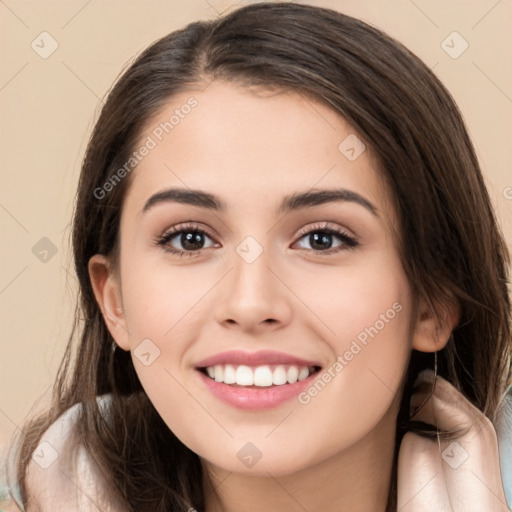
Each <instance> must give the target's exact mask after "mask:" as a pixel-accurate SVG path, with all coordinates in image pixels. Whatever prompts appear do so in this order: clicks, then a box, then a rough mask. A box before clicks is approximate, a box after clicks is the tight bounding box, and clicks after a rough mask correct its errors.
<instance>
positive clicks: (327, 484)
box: [203, 416, 396, 512]
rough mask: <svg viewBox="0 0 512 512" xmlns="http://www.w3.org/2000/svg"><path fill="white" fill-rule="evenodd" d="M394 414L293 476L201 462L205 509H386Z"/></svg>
mask: <svg viewBox="0 0 512 512" xmlns="http://www.w3.org/2000/svg"><path fill="white" fill-rule="evenodd" d="M395 418H396V416H395V417H394V418H387V419H386V418H385V419H383V420H382V421H381V423H379V425H377V426H376V427H375V428H374V429H373V430H372V431H371V432H370V433H368V434H367V435H366V436H365V437H364V438H362V439H360V440H359V441H358V442H357V443H356V444H354V445H352V446H351V447H350V448H348V449H347V450H344V451H342V452H339V453H336V454H335V455H333V456H332V457H330V458H329V459H327V460H324V461H322V462H321V463H319V464H317V465H315V466H313V467H308V468H306V469H303V470H300V471H297V472H294V473H292V474H288V475H284V476H278V477H274V476H272V475H271V474H270V473H269V474H268V476H250V475H244V474H239V473H231V472H229V471H226V470H223V469H221V468H219V467H217V466H213V465H211V464H210V463H206V462H205V461H203V462H204V464H205V469H206V471H208V474H209V476H210V480H211V483H212V484H213V486H214V488H215V492H212V491H211V490H209V489H208V487H207V486H205V504H206V506H205V511H206V512H239V511H240V510H243V511H244V512H260V511H261V510H265V511H266V512H281V511H282V510H287V511H290V512H304V510H307V511H308V512H320V511H321V512H345V511H346V512H348V511H350V512H368V511H369V510H371V511H372V512H386V504H387V500H388V494H389V489H390V484H391V479H392V475H393V454H394V447H395V429H396V421H395Z"/></svg>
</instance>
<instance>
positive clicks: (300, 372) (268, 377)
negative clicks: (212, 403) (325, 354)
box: [206, 364, 314, 387]
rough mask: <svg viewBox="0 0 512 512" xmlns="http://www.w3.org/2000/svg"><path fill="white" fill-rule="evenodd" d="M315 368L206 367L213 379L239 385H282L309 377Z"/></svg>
mask: <svg viewBox="0 0 512 512" xmlns="http://www.w3.org/2000/svg"><path fill="white" fill-rule="evenodd" d="M313 371H314V369H313V368H308V367H307V366H294V365H290V366H284V365H277V366H268V365H263V366H257V367H251V366H246V365H240V366H236V365H232V364H226V365H215V366H209V367H207V368H206V373H207V374H208V376H209V377H210V378H211V379H214V380H215V381H216V382H223V383H224V384H236V385H238V386H259V387H269V386H272V385H274V386H282V385H283V384H286V383H288V384H294V383H295V382H297V381H301V380H304V379H307V378H308V377H309V375H311V373H313Z"/></svg>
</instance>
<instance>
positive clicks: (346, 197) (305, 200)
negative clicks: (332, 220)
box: [141, 188, 378, 217]
mask: <svg viewBox="0 0 512 512" xmlns="http://www.w3.org/2000/svg"><path fill="white" fill-rule="evenodd" d="M168 202H174V203H181V204H188V205H192V206H198V207H200V208H205V209H207V210H213V211H217V212H224V211H226V210H227V205H226V203H225V202H223V201H222V200H221V199H220V198H218V197H216V196H214V195H213V194H210V193H208V192H204V191H202V190H192V189H183V188H170V189H166V190H162V191H161V192H157V193H156V194H153V195H152V196H151V197H150V198H149V199H148V200H147V201H146V203H145V204H144V207H143V208H142V211H141V214H144V213H146V212H147V211H149V210H150V209H151V208H153V207H155V206H156V205H158V204H162V203H168ZM333 202H350V203H355V204H358V205H360V206H363V207H364V208H366V209H367V210H368V211H369V212H370V213H372V214H373V215H375V216H376V217H378V213H377V208H376V207H375V206H374V205H373V204H372V203H371V202H370V201H368V199H366V198H365V197H363V196H362V195H360V194H358V193H357V192H353V191H352V190H347V189H344V188H339V189H326V190H309V191H307V192H300V193H299V192H297V193H294V194H291V195H289V196H286V197H285V198H284V199H283V201H282V203H281V205H280V206H279V208H278V210H277V213H278V214H285V213H289V212H292V211H296V210H302V209H305V208H311V207H313V206H319V205H322V204H326V203H333Z"/></svg>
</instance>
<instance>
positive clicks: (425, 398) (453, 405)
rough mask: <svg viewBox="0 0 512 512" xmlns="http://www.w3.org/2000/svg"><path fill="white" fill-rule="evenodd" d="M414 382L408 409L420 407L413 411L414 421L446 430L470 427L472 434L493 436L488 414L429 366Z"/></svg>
mask: <svg viewBox="0 0 512 512" xmlns="http://www.w3.org/2000/svg"><path fill="white" fill-rule="evenodd" d="M434 379H435V384H434ZM417 384H418V391H417V392H416V393H415V394H413V396H412V397H411V411H414V409H416V408H418V407H420V406H422V407H421V408H420V410H419V411H417V412H416V414H414V417H413V419H414V420H415V421H422V422H424V423H428V424H430V425H433V426H434V427H437V428H438V429H439V430H441V431H445V432H458V433H460V434H464V433H467V432H469V431H472V433H473V435H475V434H479V433H480V432H481V431H487V435H489V436H490V437H491V438H492V437H494V436H495V431H494V427H493V425H492V422H491V421H490V420H489V418H487V417H486V416H485V415H484V414H483V413H482V412H481V411H480V410H479V409H478V408H476V407H475V406H474V405H473V404H472V403H471V402H470V401H469V400H468V399H467V398H465V397H464V396H463V395H462V393H460V392H459V391H458V390H457V389H456V388H455V387H454V386H453V385H452V384H450V383H449V382H448V381H447V380H445V379H444V378H443V377H440V376H437V377H435V375H434V373H433V372H432V371H431V370H429V371H425V372H421V373H420V375H419V376H418V380H417Z"/></svg>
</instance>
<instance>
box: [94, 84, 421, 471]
mask: <svg viewBox="0 0 512 512" xmlns="http://www.w3.org/2000/svg"><path fill="white" fill-rule="evenodd" d="M191 98H193V99H191ZM185 105H189V106H190V108H188V107H185ZM173 115H174V119H172V120H171V121H170V123H171V124H170V123H169V120H170V118H171V116H173ZM166 122H167V123H168V124H167V125H166V124H165V123H166ZM165 128H166V129H167V130H166V129H165ZM361 144H362V142H361V137H360V136H358V134H357V132H356V131H355V130H354V129H353V128H352V127H351V126H350V125H349V124H347V122H346V121H345V120H344V119H343V118H342V117H340V116H339V115H338V114H337V113H336V112H334V111H333V110H331V109H329V108H328V107H326V106H324V105H323V104H320V103H318V102H315V101H312V100H310V99H305V98H303V97H301V96H300V95H297V94H294V93H287V92H280V93H269V92H267V93H263V92H259V93H256V91H251V90H248V89H246V88H240V87H237V86H235V85H230V84H227V83H223V82H213V83H211V84H210V85H209V86H208V87H207V88H206V89H205V90H203V91H200V90H194V91H190V92H187V93H183V94H180V95H178V96H175V97H174V98H173V99H172V101H170V102H169V103H168V105H166V106H165V108H162V109H161V110H160V112H159V113H158V115H156V116H155V117H154V118H153V119H152V120H151V121H150V122H149V123H148V124H147V127H146V129H145V131H144V133H143V134H142V136H141V139H140V144H139V146H138V147H137V148H139V147H140V146H142V145H146V147H149V150H148V151H147V152H146V151H144V150H142V151H139V154H142V153H147V154H145V156H143V157H142V158H141V159H140V162H139V163H138V165H137V167H136V169H135V170H134V171H133V175H132V176H131V178H132V180H133V181H132V183H131V184H130V188H129V191H128V193H127V195H126V198H125V201H124V205H123V211H122V217H121V227H120V230H121V231H120V267H119V273H118V274H117V275H114V276H110V277H109V278H108V280H107V282H106V286H105V288H104V289H103V292H104V293H103V296H104V300H105V308H106V309H108V310H109V313H108V315H107V316H109V318H110V323H109V328H110V329H111V332H112V333H113V335H114V338H115V339H116V341H117V343H118V344H119V345H120V346H121V348H123V349H125V350H130V351H131V352H132V357H133V363H134V366H135V369H136V371H137V373H138V376H139V378H140V381H141V383H142V385H143V387H144V389H145V391H146V392H147V394H148V396H149V398H150V400H151V401H152V403H153V404H154V406H155V407H156V409H157V410H158V412H159V414H160V415H161V416H162V418H163V419H164V421H165V422H166V423H167V425H168V426H169V428H170V429H171V430H172V431H173V432H174V433H175V434H176V435H177V436H178V437H179V438H180V439H181V440H182V442H183V443H184V444H186V445H187V446H188V447H189V448H191V449H192V450H193V451H194V452H196V453H197V454H198V455H200V456H201V457H202V458H203V459H204V460H205V461H206V462H207V463H210V464H211V465H212V466H216V467H221V468H224V469H226V470H229V471H234V472H239V473H250V474H258V475H264V474H266V472H267V471H269V472H271V473H272V474H273V475H284V474H289V473H292V472H294V471H297V470H299V469H302V468H307V467H311V466H313V465H315V464H318V463H319V462H321V461H322V460H326V459H328V458H329V457H332V456H333V455H336V454H342V453H344V452H345V451H347V450H349V449H350V448H351V447H353V446H356V445H357V444H358V443H359V444H360V443H362V442H364V440H365V439H370V438H371V437H374V438H375V437H376V436H379V435H380V434H379V433H380V432H384V431H386V426H390V425H392V426H393V427H392V428H394V421H395V417H396V412H397V400H396V397H397V395H398V394H399V393H400V381H401V378H402V376H403V374H404V371H405V369H406V367H407V363H408V358H409V354H410V350H411V346H412V344H413V336H412V335H411V329H412V316H413V313H412V297H411V291H410V287H409V284H408V281H407V279H406V276H405V274H404V270H403V268H402V265H401V262H400V257H399V253H398V251H397V247H396V244H395V241H394V239H393V236H392V226H396V225H397V219H396V213H395V211H394V210H393V208H392V206H391V205H392V202H391V201H390V194H389V191H388V189H387V188H386V186H385V184H384V183H383V182H382V180H381V179H380V177H379V173H378V170H377V166H376V164H375V162H374V161H373V159H372V158H371V155H370V152H369V150H368V149H366V150H364V147H363V146H362V145H361ZM359 153H360V154H359ZM178 189H179V190H180V191H181V193H178V191H177V190H178ZM199 192H200V193H201V194H199ZM112 318H115V321H112ZM387 431H388V432H389V429H388V430H387Z"/></svg>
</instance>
